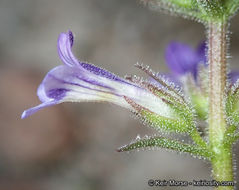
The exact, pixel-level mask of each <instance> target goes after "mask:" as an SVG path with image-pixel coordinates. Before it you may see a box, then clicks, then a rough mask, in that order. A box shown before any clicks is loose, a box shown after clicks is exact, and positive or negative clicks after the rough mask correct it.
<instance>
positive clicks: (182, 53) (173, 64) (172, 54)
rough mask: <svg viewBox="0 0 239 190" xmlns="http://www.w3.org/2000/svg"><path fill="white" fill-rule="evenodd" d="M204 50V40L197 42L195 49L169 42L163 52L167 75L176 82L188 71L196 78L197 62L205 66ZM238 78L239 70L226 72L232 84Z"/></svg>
mask: <svg viewBox="0 0 239 190" xmlns="http://www.w3.org/2000/svg"><path fill="white" fill-rule="evenodd" d="M206 50H207V49H206V43H205V42H203V43H201V44H199V46H198V47H197V48H196V50H194V49H193V48H191V47H190V46H188V45H187V44H183V43H180V42H172V43H170V44H169V45H168V47H167V48H166V52H165V59H166V63H167V65H168V67H169V69H170V71H171V73H170V74H167V76H168V77H169V78H170V79H171V80H172V81H175V83H177V80H178V79H179V78H180V77H181V76H183V75H185V74H188V73H190V74H192V75H193V77H194V79H195V80H197V75H198V66H199V64H203V65H204V66H207V59H206ZM238 78H239V71H232V72H230V73H229V74H228V79H229V81H230V82H231V83H232V84H234V83H235V82H236V81H237V79H238Z"/></svg>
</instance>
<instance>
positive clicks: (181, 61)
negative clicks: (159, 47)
mask: <svg viewBox="0 0 239 190" xmlns="http://www.w3.org/2000/svg"><path fill="white" fill-rule="evenodd" d="M165 59H166V62H167V65H168V67H169V69H170V71H171V72H172V73H173V74H175V75H177V76H180V75H184V74H186V73H188V72H191V73H192V74H193V76H194V77H196V71H197V63H198V56H197V54H196V52H195V51H194V50H193V49H192V48H191V47H189V46H188V45H186V44H182V43H178V42H172V43H170V44H169V46H168V47H167V49H166V53H165Z"/></svg>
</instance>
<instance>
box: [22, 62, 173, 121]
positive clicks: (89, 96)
mask: <svg viewBox="0 0 239 190" xmlns="http://www.w3.org/2000/svg"><path fill="white" fill-rule="evenodd" d="M94 67H95V66H94ZM95 68H97V67H95ZM105 72H107V73H108V71H105ZM112 75H113V74H112ZM119 79H120V80H119ZM119 79H117V80H115V79H111V78H109V77H106V76H101V75H98V73H97V74H95V73H94V72H89V71H88V70H85V69H82V67H69V66H67V65H62V66H58V67H56V68H54V69H52V70H51V71H50V72H49V73H48V74H47V75H46V77H45V78H44V80H43V82H42V84H41V85H40V86H39V88H38V96H39V99H40V100H41V101H43V103H42V104H40V105H39V106H36V107H34V108H31V109H29V110H26V111H25V112H24V113H23V115H22V118H25V117H27V116H29V115H31V114H33V113H35V112H36V111H38V110H40V109H42V108H44V107H48V106H51V105H54V104H58V103H62V102H88V101H91V102H110V103H113V104H116V105H119V106H121V107H124V108H127V109H132V107H131V106H130V105H129V104H128V103H127V102H126V101H125V99H124V96H127V97H129V98H131V99H132V100H134V101H135V102H136V103H137V104H139V105H141V106H143V107H145V108H147V109H149V110H151V111H153V112H155V113H158V114H160V115H162V116H163V115H167V116H170V115H174V113H173V112H172V110H171V108H170V107H168V105H166V104H165V103H164V102H163V101H162V100H161V99H160V98H158V97H156V96H154V95H153V94H151V93H150V92H149V91H147V90H145V89H142V88H141V87H139V86H137V85H135V84H131V83H129V82H128V81H125V80H124V79H121V78H119Z"/></svg>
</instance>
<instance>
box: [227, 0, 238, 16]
mask: <svg viewBox="0 0 239 190" xmlns="http://www.w3.org/2000/svg"><path fill="white" fill-rule="evenodd" d="M225 6H226V12H227V15H228V16H229V17H232V16H234V15H235V13H236V12H237V11H238V9H239V0H228V1H226V4H225Z"/></svg>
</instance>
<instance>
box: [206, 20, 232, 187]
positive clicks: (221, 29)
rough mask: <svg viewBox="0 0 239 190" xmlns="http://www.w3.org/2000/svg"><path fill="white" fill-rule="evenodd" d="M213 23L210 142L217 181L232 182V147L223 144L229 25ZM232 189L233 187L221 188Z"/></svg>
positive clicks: (210, 71) (210, 62)
mask: <svg viewBox="0 0 239 190" xmlns="http://www.w3.org/2000/svg"><path fill="white" fill-rule="evenodd" d="M222 20H223V21H210V22H209V27H208V29H209V30H208V61H209V141H210V149H211V151H212V152H213V154H214V156H213V158H212V160H211V162H212V168H213V177H214V179H215V180H217V181H233V169H232V150H231V149H232V147H231V145H229V146H228V145H225V144H224V134H225V131H226V129H227V125H226V119H225V106H224V99H225V92H226V90H225V89H226V73H227V71H226V68H227V61H226V50H227V24H226V21H225V20H224V19H222ZM217 189H218V190H220V189H233V187H219V188H217Z"/></svg>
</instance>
